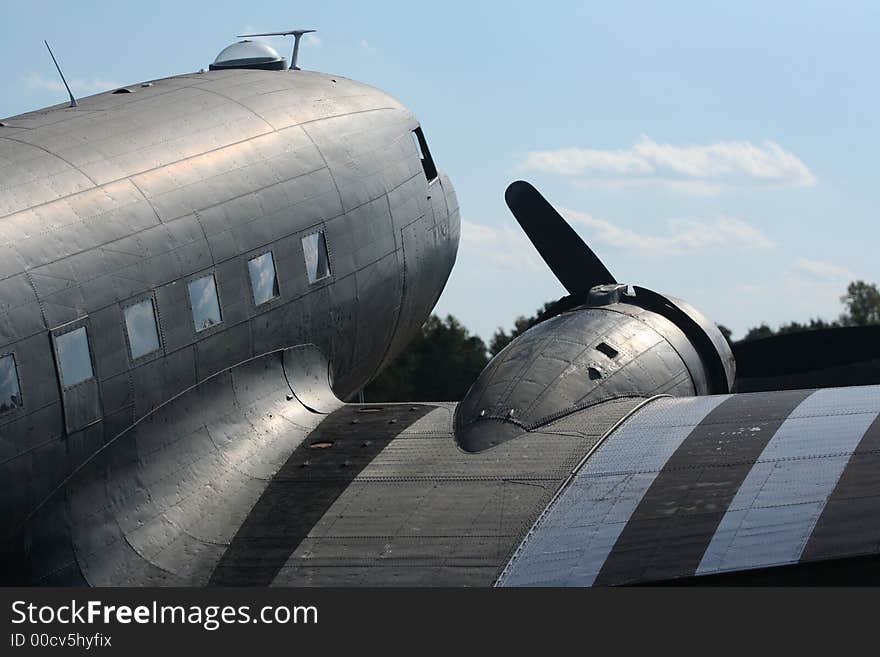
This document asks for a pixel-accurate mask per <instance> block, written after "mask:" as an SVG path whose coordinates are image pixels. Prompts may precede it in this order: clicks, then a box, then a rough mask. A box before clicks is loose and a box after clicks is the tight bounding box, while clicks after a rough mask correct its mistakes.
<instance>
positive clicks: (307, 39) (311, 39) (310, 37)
mask: <svg viewBox="0 0 880 657" xmlns="http://www.w3.org/2000/svg"><path fill="white" fill-rule="evenodd" d="M303 45H306V46H314V47H315V48H320V47H321V46H323V45H324V42H323V41H321V37H319V36H318V35H317V34H306V35H305V36H304V37H303Z"/></svg>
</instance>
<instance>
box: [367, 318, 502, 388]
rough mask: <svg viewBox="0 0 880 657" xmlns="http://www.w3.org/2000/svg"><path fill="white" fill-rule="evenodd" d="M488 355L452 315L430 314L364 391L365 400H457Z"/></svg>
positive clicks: (483, 345) (478, 341)
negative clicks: (438, 315) (403, 348)
mask: <svg viewBox="0 0 880 657" xmlns="http://www.w3.org/2000/svg"><path fill="white" fill-rule="evenodd" d="M488 360H489V358H488V356H487V355H486V344H485V343H484V342H483V341H482V340H481V339H480V338H479V337H478V336H472V335H470V334H469V333H468V330H467V329H466V328H465V327H464V326H462V324H461V322H459V321H458V320H457V319H456V318H455V317H453V316H452V315H448V316H447V317H446V319H440V318H439V317H437V316H436V315H431V316H430V317H429V318H428V321H427V322H425V324H424V325H423V326H422V329H421V331H420V332H419V333H418V335H417V336H416V337H415V338H414V339H413V341H412V342H410V344H409V345H408V346H407V348H406V349H405V350H404V351H403V352H402V353H401V354H400V355H399V356H397V358H395V359H394V360H393V361H392V362H391V363H390V364H389V365H388V367H386V368H385V369H384V370H383V371H382V373H381V374H380V375H379V376H378V377H376V379H374V380H373V381H372V382H371V383H370V384H369V385H368V386H367V387H366V389H365V390H364V399H365V400H367V401H383V402H384V401H458V400H460V399H461V398H462V397H464V393H466V392H467V389H468V388H469V387H470V385H471V384H472V383H473V382H474V380H475V379H476V378H477V376H478V375H479V374H480V372H482V371H483V368H484V367H485V366H486V363H487V362H488Z"/></svg>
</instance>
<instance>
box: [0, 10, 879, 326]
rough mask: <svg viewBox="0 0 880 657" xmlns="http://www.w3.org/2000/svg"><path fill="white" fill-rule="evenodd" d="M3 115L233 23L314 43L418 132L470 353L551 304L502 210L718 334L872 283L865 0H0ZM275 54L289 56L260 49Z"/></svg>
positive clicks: (814, 310)
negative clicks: (551, 228) (457, 216)
mask: <svg viewBox="0 0 880 657" xmlns="http://www.w3.org/2000/svg"><path fill="white" fill-rule="evenodd" d="M3 13H4V17H5V22H6V24H7V25H14V26H15V30H7V31H6V33H5V35H4V40H3V42H2V44H0V54H2V58H0V62H2V64H0V85H2V88H3V89H4V93H3V94H2V97H0V116H9V115H12V114H16V113H19V112H22V111H26V110H30V109H35V108H38V107H42V106H45V105H49V104H53V103H56V102H61V101H62V100H63V99H64V92H63V91H60V90H59V89H58V83H57V81H56V74H55V71H54V69H53V67H52V63H51V60H50V59H49V57H48V54H47V53H46V52H45V48H44V46H43V43H42V39H44V38H46V39H49V41H50V43H51V44H52V46H53V49H54V50H55V52H56V55H57V56H58V57H59V59H60V61H61V63H62V65H63V68H64V70H65V73H66V75H67V76H68V78H69V79H72V80H74V87H75V91H77V92H78V93H80V94H86V93H94V92H97V91H102V90H106V89H109V88H113V87H115V86H117V85H121V84H127V83H132V82H137V81H141V80H147V79H151V78H156V77H161V76H168V75H174V74H178V73H184V72H188V71H192V70H197V69H199V68H202V67H206V66H207V64H209V63H210V62H211V61H212V60H213V58H214V56H215V55H216V54H217V53H218V52H219V51H220V50H221V49H222V48H223V47H224V46H226V45H228V44H229V43H231V42H232V41H234V35H235V34H239V33H241V31H242V30H245V29H254V30H258V31H272V30H277V29H285V28H290V27H309V28H316V29H317V30H318V33H317V38H316V39H312V40H311V41H309V42H307V43H306V44H305V45H304V47H303V50H302V52H301V62H300V63H301V65H302V66H303V67H304V68H312V69H316V70H321V71H327V72H333V73H338V74H340V75H345V76H348V77H351V78H355V79H358V80H361V81H364V82H367V83H370V84H374V85H376V86H378V87H380V88H382V89H384V90H385V91H388V92H389V93H391V94H393V95H395V96H397V97H398V98H400V99H401V100H402V101H403V102H404V103H405V104H407V105H408V106H409V107H410V108H411V109H412V110H413V111H414V112H415V113H416V114H417V115H418V116H419V118H420V121H421V123H422V125H423V127H424V130H425V133H426V136H427V138H428V140H429V143H430V146H431V150H432V153H433V155H434V159H435V160H436V161H437V163H438V165H439V166H440V167H442V168H443V169H445V170H446V171H447V172H448V173H449V175H450V176H451V178H452V180H453V182H454V183H455V185H456V189H457V191H458V195H459V200H460V202H461V207H462V220H463V235H462V244H461V248H460V251H459V262H458V263H457V265H456V268H455V270H454V271H453V274H452V277H451V279H450V282H449V285H448V286H447V289H446V291H445V292H444V294H443V296H442V298H441V300H440V302H439V304H438V308H437V310H438V312H440V313H444V314H445V313H452V314H454V315H456V316H458V317H459V318H460V319H461V320H462V321H463V322H464V323H465V325H466V326H468V327H469V328H470V329H471V330H472V331H474V332H476V333H478V334H480V335H481V336H482V337H484V338H486V339H488V338H489V337H491V334H492V332H493V331H494V329H495V328H496V327H497V326H509V325H510V324H511V323H512V321H513V319H514V317H516V316H517V315H520V314H531V313H532V312H533V311H534V310H535V309H536V308H537V307H538V306H540V305H541V304H542V303H543V302H544V301H547V300H550V299H555V298H558V297H559V296H561V295H562V294H564V290H563V289H562V287H561V286H560V285H559V283H558V282H557V281H556V280H555V279H554V277H553V276H552V274H551V273H550V272H549V270H547V268H546V267H545V266H544V265H543V264H542V263H541V262H540V261H539V259H538V258H537V257H536V256H535V255H534V253H533V251H532V250H531V247H530V245H529V244H528V242H526V240H525V239H524V238H523V237H522V236H521V235H520V234H519V232H518V228H517V225H516V223H515V222H514V220H513V218H512V217H511V216H510V215H509V213H508V211H507V209H506V206H505V205H504V201H503V193H504V189H505V187H506V185H507V184H508V183H509V182H510V181H511V180H514V179H516V178H525V179H528V180H530V181H532V182H533V183H534V184H535V185H536V186H537V187H538V188H539V189H541V190H542V191H543V192H544V193H545V195H546V196H547V197H548V198H549V199H550V200H551V201H552V202H553V203H554V205H556V206H557V207H560V208H563V209H564V211H565V212H566V213H567V215H568V216H569V218H570V219H571V220H572V222H573V224H574V226H575V227H576V229H577V230H578V232H579V233H580V234H581V236H582V237H583V238H584V239H585V240H586V241H587V242H588V243H589V244H590V245H591V246H593V248H594V250H595V251H596V252H597V254H598V255H599V256H600V257H601V258H602V259H603V260H604V261H605V263H606V264H607V265H608V267H609V269H610V270H611V271H612V272H613V273H614V274H615V276H616V277H617V278H618V280H621V281H626V282H632V283H637V284H641V285H644V286H647V287H650V288H652V289H655V290H658V291H662V292H667V293H670V294H673V295H675V296H679V297H682V298H684V299H687V300H688V301H690V302H691V303H693V304H694V305H696V306H697V307H699V308H701V309H702V310H703V311H704V312H706V313H707V314H708V315H709V316H711V317H712V318H713V319H715V320H716V321H718V322H721V323H723V324H726V325H728V326H730V327H731V328H733V329H734V334H735V336H737V335H738V336H742V334H743V332H744V330H745V329H746V328H747V327H749V326H753V325H755V324H758V323H760V322H768V323H770V324H771V325H775V324H778V323H780V322H784V321H788V320H804V319H807V318H808V317H813V316H821V317H826V318H832V317H835V316H836V315H837V314H838V313H839V312H840V310H841V306H840V304H839V301H838V297H839V296H840V294H842V293H843V291H844V289H845V286H846V283H847V282H848V281H849V280H851V279H853V278H863V279H866V280H869V281H878V280H880V263H878V259H877V257H876V256H875V251H876V250H875V247H874V245H875V244H876V243H877V242H878V237H880V228H878V223H877V217H878V209H880V207H878V206H880V192H878V184H877V182H876V179H877V176H878V173H877V165H876V164H875V161H874V149H875V148H877V146H878V144H880V126H878V120H877V118H876V117H877V114H878V112H877V108H878V101H880V87H878V85H877V63H878V54H880V46H878V45H877V44H878V39H877V34H878V33H880V5H878V4H877V3H873V5H872V3H857V2H843V3H841V2H835V3H832V2H825V3H813V2H774V3H766V2H760V3H759V2H737V3H725V5H724V6H721V3H705V2H688V3H684V2H662V3H661V2H656V3H648V2H637V3H630V2H617V3H603V4H598V3H596V4H594V3H583V2H552V3H528V4H527V5H526V4H522V5H520V4H519V3H509V2H507V3H505V2H477V1H476V0H470V1H468V2H458V1H450V0H447V1H444V2H442V3H429V2H373V3H365V2H324V3H317V2H310V3H302V2H299V3H297V2H259V1H250V2H227V1H226V0H217V1H214V2H187V3H183V2H165V1H160V2H155V1H154V2H149V3H117V2H114V3H110V2H90V1H87V0H80V1H79V2H76V3H71V2H51V1H43V2H40V3H33V2H23V1H20V0H4V2H3ZM275 45H277V46H278V47H279V49H280V50H282V51H283V54H285V56H287V55H288V54H289V52H288V48H289V46H288V45H287V42H286V41H283V40H279V41H277V42H276V44H275Z"/></svg>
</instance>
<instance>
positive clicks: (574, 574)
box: [498, 395, 730, 586]
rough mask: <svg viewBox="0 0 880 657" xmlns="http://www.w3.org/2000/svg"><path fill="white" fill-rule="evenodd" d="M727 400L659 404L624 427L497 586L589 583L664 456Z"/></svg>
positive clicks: (560, 499)
mask: <svg viewBox="0 0 880 657" xmlns="http://www.w3.org/2000/svg"><path fill="white" fill-rule="evenodd" d="M729 397H730V395H718V396H713V397H690V398H683V399H658V400H657V401H655V402H652V403H651V404H649V405H647V406H646V407H645V408H643V409H642V410H640V411H638V412H637V413H636V414H635V415H633V417H631V418H630V419H629V420H627V421H626V422H624V424H622V425H621V426H620V428H619V429H617V430H616V431H614V432H613V433H612V434H611V435H610V436H608V438H607V439H606V440H605V442H604V443H603V444H602V445H601V446H600V447H599V448H598V449H597V450H596V453H595V454H593V455H592V456H591V457H590V458H589V459H588V460H587V462H586V463H585V464H584V465H583V467H582V468H581V469H580V471H579V472H578V473H577V474H576V475H575V477H574V479H572V481H571V483H570V484H569V486H568V488H566V489H565V491H563V493H562V494H561V495H560V496H559V497H557V498H556V501H555V502H554V503H553V505H552V506H551V507H550V508H549V509H548V510H547V512H546V514H545V515H544V517H543V518H542V519H541V520H540V521H539V522H538V524H537V525H536V526H535V528H534V530H533V531H532V532H531V533H530V534H529V535H528V536H527V537H526V538H525V539H524V542H523V544H522V545H521V546H520V548H519V550H518V551H517V552H516V553H515V556H514V557H513V559H512V560H511V562H510V563H509V564H508V565H507V568H506V569H505V571H504V574H503V575H502V577H501V578H499V581H498V585H499V586H590V585H592V583H593V581H594V580H595V579H596V575H597V574H598V573H599V571H600V570H601V568H602V565H603V564H604V563H605V559H606V558H607V557H608V554H609V553H610V552H611V549H612V548H613V547H614V544H615V543H616V542H617V538H618V536H620V533H621V532H622V531H623V528H624V527H625V526H626V523H627V522H628V521H629V518H630V516H631V515H632V514H633V512H634V511H635V510H636V507H637V506H638V505H639V502H641V500H642V497H644V495H645V492H646V491H647V490H648V488H650V486H651V484H652V483H653V481H654V479H655V478H656V477H657V474H658V473H659V472H660V471H661V470H662V469H663V466H664V465H666V462H667V461H668V460H669V457H670V456H672V454H673V453H674V452H675V450H676V449H678V447H679V445H681V443H682V441H683V440H684V439H685V438H686V437H687V436H688V435H689V434H690V433H691V431H693V429H694V427H695V426H697V425H698V424H699V423H700V422H701V421H702V420H703V418H705V417H706V415H708V414H709V413H710V412H711V411H712V410H713V409H715V407H717V406H718V405H719V404H721V402H723V401H724V400H726V399H728V398H729Z"/></svg>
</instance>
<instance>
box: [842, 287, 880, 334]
mask: <svg viewBox="0 0 880 657" xmlns="http://www.w3.org/2000/svg"><path fill="white" fill-rule="evenodd" d="M840 301H841V302H842V303H843V305H844V306H846V312H844V314H843V315H841V317H840V321H841V323H843V324H845V325H848V326H866V325H868V324H880V290H878V289H877V284H876V283H866V282H865V281H853V282H852V283H850V284H849V285H848V286H847V288H846V294H844V295H843V296H842V297H840Z"/></svg>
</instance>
